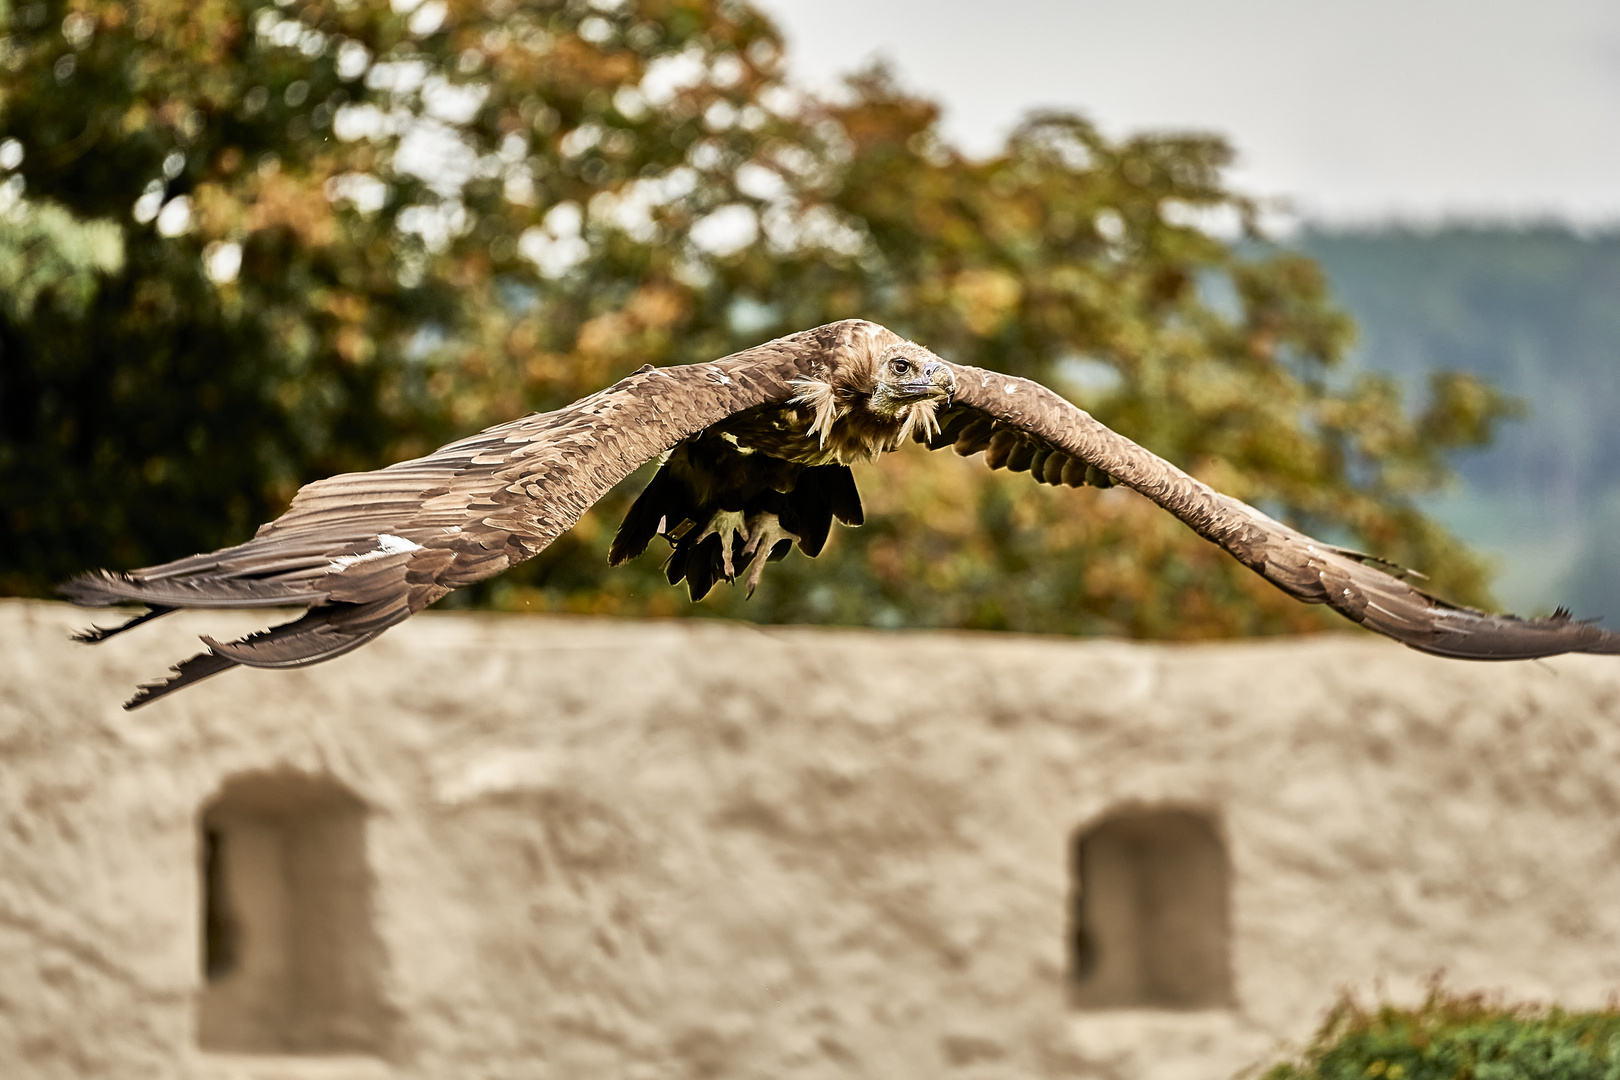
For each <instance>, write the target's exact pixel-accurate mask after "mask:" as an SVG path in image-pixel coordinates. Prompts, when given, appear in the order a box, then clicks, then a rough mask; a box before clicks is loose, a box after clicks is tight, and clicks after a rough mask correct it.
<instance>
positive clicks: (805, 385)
mask: <svg viewBox="0 0 1620 1080" xmlns="http://www.w3.org/2000/svg"><path fill="white" fill-rule="evenodd" d="M793 387H794V389H795V390H797V391H798V392H797V393H796V394H794V396H793V398H792V402H793V404H795V405H802V406H805V407H807V408H808V409H810V410H811V414H812V418H811V422H810V428H809V434H810V435H811V436H812V437H813V438H815V439H816V441H817V445H818V446H819V447H820V449H822V450H823V451H829V452H830V454H829V456H830V457H832V458H835V459H836V460H838V461H839V462H841V463H843V464H845V465H848V464H851V463H853V462H856V461H873V460H876V458H877V457H878V455H879V454H883V453H887V452H888V451H890V450H897V449H899V448H900V447H901V446H902V445H904V443H905V441H906V440H907V439H909V438H911V437H912V435H913V433H918V432H920V433H921V434H922V435H924V436H927V435H931V434H933V433H934V432H936V431H938V430H939V423H938V421H937V420H936V419H935V415H936V413H937V412H938V411H939V406H940V400H939V399H938V398H923V399H920V400H915V401H893V400H890V399H886V398H885V397H884V396H883V395H881V394H878V393H872V392H869V391H864V390H859V389H855V388H844V387H838V386H834V385H833V384H832V383H830V382H827V381H825V380H822V379H815V378H810V377H805V378H799V379H795V380H793Z"/></svg>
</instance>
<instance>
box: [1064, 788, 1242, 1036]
mask: <svg viewBox="0 0 1620 1080" xmlns="http://www.w3.org/2000/svg"><path fill="white" fill-rule="evenodd" d="M1075 870H1076V874H1075V878H1076V882H1075V885H1076V887H1075V904H1074V927H1075V932H1074V941H1073V953H1072V955H1073V973H1074V997H1073V999H1074V1003H1075V1004H1076V1005H1078V1006H1081V1007H1083V1008H1160V1009H1207V1008H1220V1007H1223V1006H1227V1005H1230V1004H1231V1002H1232V974H1231V958H1230V953H1231V945H1230V941H1229V938H1230V929H1229V918H1228V911H1227V908H1228V898H1227V897H1228V879H1229V877H1230V871H1229V868H1228V864H1227V857H1226V848H1225V845H1223V844H1222V842H1221V837H1220V832H1219V830H1218V829H1217V828H1216V826H1215V823H1214V821H1213V820H1212V819H1211V818H1210V816H1209V815H1207V814H1202V813H1196V812H1193V811H1188V810H1134V811H1130V812H1127V813H1121V814H1117V815H1114V816H1111V817H1109V818H1107V819H1106V820H1104V821H1102V822H1101V823H1100V824H1098V825H1096V826H1093V827H1092V828H1090V829H1088V830H1086V832H1085V833H1083V834H1082V835H1081V836H1080V838H1079V840H1078V841H1077V843H1076V844H1075Z"/></svg>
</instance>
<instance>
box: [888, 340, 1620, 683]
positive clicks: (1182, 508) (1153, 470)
mask: <svg viewBox="0 0 1620 1080" xmlns="http://www.w3.org/2000/svg"><path fill="white" fill-rule="evenodd" d="M952 368H953V370H954V371H955V373H956V394H955V398H954V404H953V406H952V407H951V408H950V409H948V410H945V411H943V412H942V413H941V414H940V416H939V420H940V429H939V431H938V432H937V433H936V434H934V435H932V436H930V437H927V438H922V437H919V438H922V441H924V442H925V443H926V445H928V446H929V447H930V448H931V449H939V448H941V447H944V446H954V447H955V449H956V451H957V453H959V454H963V455H968V454H974V453H977V452H979V451H981V450H982V451H984V455H985V461H986V463H987V464H988V465H989V466H990V467H991V468H993V469H998V468H1003V467H1005V468H1008V469H1012V470H1014V471H1023V470H1028V471H1029V472H1030V473H1032V474H1033V475H1034V476H1035V477H1036V478H1037V479H1038V480H1040V481H1042V482H1044V483H1049V484H1058V483H1062V484H1068V485H1070V486H1072V487H1078V486H1080V485H1082V484H1085V483H1092V484H1097V485H1099V486H1108V485H1109V484H1110V483H1114V482H1117V483H1119V484H1122V485H1124V486H1126V487H1129V488H1133V489H1134V490H1136V491H1138V492H1141V493H1142V494H1143V495H1146V496H1147V497H1148V498H1149V499H1152V500H1153V501H1154V502H1156V503H1158V504H1159V505H1160V506H1162V507H1164V508H1165V509H1166V510H1168V511H1170V512H1171V513H1172V514H1174V515H1175V516H1176V517H1178V518H1180V519H1181V520H1182V521H1183V522H1185V523H1186V524H1187V525H1188V526H1189V527H1190V528H1191V529H1192V530H1193V531H1194V532H1196V533H1198V535H1199V536H1202V537H1203V538H1204V539H1206V540H1209V541H1211V542H1212V543H1216V544H1219V545H1220V546H1221V547H1223V548H1225V549H1226V550H1227V551H1228V552H1230V553H1231V554H1232V555H1233V557H1234V558H1236V559H1237V560H1238V561H1239V562H1241V563H1242V564H1243V565H1244V566H1247V567H1248V568H1249V569H1251V570H1253V571H1254V572H1255V573H1257V574H1259V575H1260V576H1261V577H1263V578H1265V579H1266V580H1267V581H1269V582H1271V583H1272V584H1273V585H1276V586H1277V587H1278V588H1280V589H1282V590H1283V591H1284V592H1287V593H1288V594H1289V595H1290V596H1293V597H1295V598H1297V599H1300V600H1303V601H1305V602H1307V603H1312V604H1327V605H1328V606H1329V607H1331V608H1333V609H1334V610H1335V611H1337V612H1339V613H1340V614H1342V615H1344V616H1346V617H1347V618H1349V619H1352V620H1354V621H1355V622H1358V623H1360V624H1361V625H1363V626H1365V627H1367V628H1368V629H1369V630H1376V631H1377V632H1378V633H1380V634H1384V635H1386V636H1388V637H1392V638H1394V639H1395V640H1396V641H1399V642H1402V643H1403V644H1406V645H1410V646H1411V647H1412V648H1414V649H1419V650H1421V651H1423V652H1429V653H1435V654H1437V655H1439V656H1451V657H1459V658H1464V659H1470V660H1523V659H1529V658H1532V657H1537V656H1553V655H1556V654H1558V653H1566V652H1588V653H1615V654H1620V634H1615V633H1611V632H1609V631H1606V630H1604V629H1602V628H1601V627H1599V626H1597V625H1595V624H1594V623H1591V622H1586V621H1581V620H1576V619H1572V618H1570V616H1569V614H1568V613H1567V612H1565V611H1562V610H1560V611H1559V612H1558V613H1556V614H1554V615H1552V616H1549V617H1547V618H1540V619H1521V618H1518V617H1516V616H1513V615H1491V614H1488V613H1486V612H1483V611H1476V610H1474V609H1472V608H1465V607H1458V606H1456V605H1453V604H1448V603H1446V602H1445V601H1443V600H1440V599H1437V598H1435V597H1433V596H1430V595H1429V594H1428V593H1425V592H1422V591H1421V590H1419V589H1415V588H1413V587H1412V586H1411V585H1409V584H1407V583H1406V582H1405V581H1402V580H1400V579H1399V578H1397V577H1394V576H1392V575H1390V574H1388V573H1385V572H1384V571H1383V570H1380V569H1379V568H1378V567H1379V562H1380V561H1379V560H1377V559H1375V558H1372V557H1370V556H1366V555H1362V554H1359V553H1357V552H1353V551H1347V550H1345V549H1343V548H1339V547H1335V546H1333V545H1331V544H1324V543H1322V542H1320V541H1318V540H1313V539H1312V538H1311V537H1309V536H1306V535H1305V534H1304V533H1301V532H1298V531H1297V530H1295V529H1291V528H1289V527H1288V526H1287V525H1284V524H1282V523H1281V522H1280V521H1276V520H1274V519H1272V518H1270V517H1267V516H1266V515H1265V514H1263V513H1261V512H1260V511H1258V510H1256V509H1255V508H1254V507H1252V506H1250V505H1248V504H1247V503H1244V502H1240V501H1239V500H1237V499H1234V498H1231V497H1230V496H1227V495H1222V494H1221V493H1220V492H1218V491H1215V490H1214V489H1212V488H1210V487H1209V486H1208V485H1206V484H1203V483H1200V482H1199V481H1198V480H1195V479H1194V478H1192V477H1191V476H1188V475H1187V474H1186V473H1184V472H1182V471H1181V470H1180V469H1178V468H1176V467H1175V466H1174V465H1172V464H1170V462H1168V461H1165V460H1164V459H1163V458H1161V457H1158V456H1157V455H1155V454H1153V453H1151V452H1149V451H1148V450H1145V449H1143V448H1142V447H1140V446H1138V445H1136V444H1135V443H1134V442H1132V441H1131V440H1129V439H1127V438H1125V437H1124V436H1123V435H1120V434H1118V433H1117V432H1115V431H1112V430H1110V429H1109V428H1107V427H1105V426H1104V425H1102V424H1101V423H1099V422H1097V421H1096V420H1095V419H1093V418H1092V417H1091V416H1090V415H1089V414H1087V413H1086V412H1084V411H1082V410H1081V409H1079V408H1077V407H1075V406H1074V405H1072V404H1071V403H1069V402H1068V401H1065V400H1064V399H1063V398H1061V397H1059V396H1058V395H1057V394H1055V393H1053V392H1052V391H1050V390H1048V389H1047V388H1046V387H1044V386H1041V385H1040V384H1039V383H1034V382H1031V381H1029V380H1028V379H1021V378H1017V377H1014V376H1010V375H1001V374H997V373H996V372H991V371H985V370H983V369H981V368H974V367H965V366H961V365H952ZM1385 565H1387V564H1385Z"/></svg>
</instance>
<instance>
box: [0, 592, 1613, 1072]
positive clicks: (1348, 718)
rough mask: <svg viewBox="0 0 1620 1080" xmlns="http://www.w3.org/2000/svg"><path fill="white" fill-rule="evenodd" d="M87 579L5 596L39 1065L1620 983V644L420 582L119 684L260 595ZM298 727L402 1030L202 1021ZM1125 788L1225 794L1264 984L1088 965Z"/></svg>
mask: <svg viewBox="0 0 1620 1080" xmlns="http://www.w3.org/2000/svg"><path fill="white" fill-rule="evenodd" d="M85 621H86V620H85V615H84V613H82V612H75V611H71V610H69V609H66V608H63V607H60V606H56V605H46V604H30V603H16V602H13V603H6V604H0V760H3V762H4V768H3V772H0V972H4V977H3V978H0V1074H3V1075H5V1076H7V1077H11V1076H16V1077H34V1076H38V1077H53V1078H54V1077H63V1078H66V1077H118V1078H120V1080H122V1078H127V1077H142V1076H154V1077H179V1076H206V1075H220V1076H223V1075H242V1076H247V1075H258V1076H271V1075H288V1076H292V1075H307V1076H313V1075H315V1074H316V1073H315V1072H314V1071H311V1070H317V1067H318V1071H319V1074H320V1075H323V1076H333V1077H340V1076H342V1077H346V1076H355V1077H358V1076H362V1075H364V1076H368V1077H369V1076H389V1075H391V1076H396V1077H424V1078H426V1077H445V1076H455V1077H483V1076H488V1077H555V1078H564V1077H566V1078H573V1077H591V1078H595V1077H626V1078H637V1077H643V1078H653V1077H657V1078H664V1077H685V1076H691V1077H703V1076H714V1077H771V1078H777V1077H782V1078H812V1077H814V1078H821V1077H826V1078H832V1077H852V1076H853V1077H873V1078H884V1080H891V1078H894V1080H899V1078H906V1077H918V1078H922V1077H928V1078H933V1077H951V1078H953V1080H954V1078H962V1080H977V1078H985V1080H988V1078H991V1077H995V1078H1017V1077H1057V1076H1088V1077H1090V1076H1094V1077H1108V1078H1119V1080H1126V1078H1130V1080H1139V1078H1141V1080H1153V1078H1156V1077H1164V1078H1166V1080H1168V1078H1172V1077H1188V1078H1204V1077H1209V1078H1215V1077H1224V1076H1228V1075H1230V1074H1231V1073H1232V1072H1233V1071H1235V1070H1236V1069H1238V1068H1239V1067H1241V1066H1243V1065H1245V1064H1248V1063H1250V1062H1253V1061H1255V1060H1257V1059H1259V1058H1261V1057H1264V1056H1265V1055H1266V1054H1267V1053H1268V1052H1270V1051H1271V1049H1272V1048H1273V1047H1274V1046H1275V1045H1276V1043H1277V1040H1279V1039H1284V1038H1298V1037H1300V1036H1302V1035H1304V1034H1305V1033H1307V1032H1308V1031H1309V1029H1310V1028H1311V1026H1312V1025H1313V1024H1314V1022H1315V1021H1316V1019H1317V1017H1318V1016H1319V1014H1320V1012H1321V1010H1322V1009H1323V1008H1324V1007H1325V1006H1326V1005H1327V1004H1329V1002H1330V1000H1331V998H1332V996H1333V995H1334V993H1335V992H1336V990H1337V989H1338V988H1339V987H1341V986H1345V985H1359V986H1367V985H1370V983H1371V981H1372V980H1373V979H1375V978H1383V979H1385V980H1386V981H1387V983H1388V985H1390V986H1391V987H1393V988H1395V989H1396V990H1402V989H1405V988H1407V987H1409V986H1411V985H1413V984H1414V983H1416V982H1417V981H1418V980H1421V979H1422V978H1424V977H1425V976H1427V975H1428V974H1429V973H1431V972H1433V971H1434V970H1435V969H1437V968H1441V967H1443V968H1445V969H1446V971H1447V972H1448V975H1449V978H1450V981H1451V982H1452V983H1453V984H1455V985H1458V986H1462V987H1469V988H1472V987H1502V988H1505V989H1508V990H1510V991H1514V992H1518V993H1526V994H1547V995H1556V996H1558V997H1560V998H1562V999H1563V1000H1565V1001H1567V1002H1570V1003H1575V1004H1579V1003H1582V1002H1591V1001H1595V1000H1597V999H1599V998H1600V997H1601V996H1602V994H1603V993H1604V992H1605V991H1607V990H1610V989H1612V988H1615V987H1617V986H1620V900H1616V899H1615V898H1616V897H1620V815H1617V813H1616V809H1617V807H1620V662H1617V661H1615V660H1613V659H1609V660H1605V659H1600V658H1572V659H1567V660H1562V661H1558V662H1553V663H1537V664H1514V665H1466V664H1461V663H1453V662H1448V661H1442V660H1437V659H1433V658H1429V657H1424V656H1421V655H1419V654H1416V653H1412V652H1409V651H1406V650H1402V649H1400V648H1398V647H1392V646H1389V645H1387V644H1385V643H1383V642H1379V641H1373V640H1367V639H1363V638H1354V639H1350V638H1345V639H1337V640H1334V639H1320V640H1315V641H1308V642H1303V641H1302V642H1279V643H1268V644H1242V645H1231V646H1208V647H1195V648H1187V647H1179V648H1172V647H1157V646H1141V645H1126V644H1117V643H1095V642H1093V643H1078V642H1070V641H1062V640H1055V639H1032V638H1020V637H1013V636H965V635H921V634H919V635H911V634H877V633H834V632H821V631H813V630H770V631H764V630H756V629H752V628H746V627H738V626H725V625H719V624H712V623H708V624H697V623H664V624H625V623H616V622H606V621H583V620H581V621H564V620H541V619H529V618H520V617H498V616H497V617H455V616H437V617H436V616H431V615H430V616H425V617H420V618H417V619H413V620H412V621H411V622H410V623H409V624H407V625H406V626H404V627H401V628H399V629H397V630H394V631H391V632H390V633H389V634H388V635H386V636H385V637H384V638H382V639H381V640H380V641H378V642H377V643H376V644H374V645H372V646H369V647H367V648H366V649H364V650H362V651H361V652H359V653H357V654H355V655H353V656H351V657H346V658H344V659H342V660H338V661H335V662H333V663H331V664H327V665H323V666H321V667H319V668H316V669H313V670H311V671H308V672H291V673H277V672H233V673H231V674H228V675H225V676H222V677H221V678H219V679H216V680H213V681H211V682H209V683H207V684H205V685H203V686H201V687H198V688H196V689H194V690H188V691H186V692H185V693H182V694H179V695H177V696H176V697H174V698H171V699H168V700H166V701H164V702H162V703H160V704H158V705H155V706H153V707H151V708H148V709H145V710H142V711H140V712H137V713H133V714H128V713H123V712H121V711H120V710H119V708H118V703H119V702H121V701H122V700H123V699H124V698H125V697H126V696H127V694H128V692H129V689H130V687H131V686H132V685H133V684H134V683H135V682H136V681H138V680H141V679H149V678H151V677H153V676H155V675H157V674H158V673H159V672H160V671H162V670H163V668H164V667H165V666H166V665H167V663H169V662H171V661H172V660H174V659H177V658H178V657H180V656H182V655H185V654H187V652H188V651H189V650H191V649H192V648H193V642H194V636H193V635H194V634H195V633H197V632H199V631H204V630H206V631H210V632H214V633H221V632H223V633H233V632H237V631H239V630H242V629H246V628H248V627H250V626H252V625H258V623H257V622H256V621H253V620H251V619H244V618H242V617H240V616H237V615H231V614H220V615H212V616H204V617H191V616H175V617H171V618H169V619H165V620H163V621H162V622H160V623H157V624H155V625H154V626H153V627H151V628H146V629H143V630H142V631H139V632H137V633H134V634H131V635H129V636H127V637H122V638H118V639H115V640H113V641H111V642H108V643H107V644H105V645H102V646H98V647H96V648H94V649H90V648H86V647H83V646H76V645H73V644H71V643H69V642H68V641H66V639H65V638H66V632H67V630H68V629H69V628H70V627H75V626H79V625H83V623H84V622H85ZM276 768H292V769H297V770H303V771H307V772H312V773H324V774H328V775H331V776H333V777H335V778H337V779H338V780H339V781H341V782H342V783H344V784H346V785H347V786H348V787H350V788H351V789H352V790H353V791H354V792H355V793H356V794H357V795H358V796H359V797H360V798H361V799H363V800H364V801H365V802H366V803H367V804H368V806H369V807H370V815H369V819H368V824H367V829H368V840H367V843H368V846H369V849H370V864H371V865H370V868H369V869H370V872H371V874H372V875H373V888H374V896H375V898H376V905H377V910H376V913H375V917H376V930H377V934H378V937H379V939H380V941H381V943H382V948H383V951H384V952H385V953H386V955H387V958H388V959H387V968H386V970H385V971H384V972H383V973H382V982H383V987H384V994H385V997H386V999H387V1005H388V1010H389V1015H390V1017H391V1019H390V1020H389V1022H388V1024H387V1027H386V1031H385V1032H384V1033H383V1035H384V1046H385V1050H384V1055H383V1056H384V1057H385V1059H386V1067H384V1066H379V1065H377V1063H375V1062H372V1063H370V1064H369V1065H368V1064H366V1063H348V1064H345V1063H343V1062H324V1063H322V1062H311V1063H306V1064H307V1067H306V1068H305V1069H304V1070H303V1071H302V1072H300V1071H299V1070H298V1069H294V1068H292V1067H291V1066H290V1065H287V1068H286V1069H283V1071H280V1072H278V1071H276V1070H277V1069H278V1068H281V1066H282V1065H286V1064H287V1063H279V1064H278V1063H277V1062H274V1061H268V1062H266V1061H260V1062H257V1063H255V1062H252V1061H247V1062H243V1061H227V1060H225V1059H218V1058H212V1057H209V1056H206V1055H202V1054H200V1053H199V1052H198V1051H196V1050H195V1043H196V1039H195V1034H194V1027H193V1025H194V1015H193V1000H194V995H195V993H196V991H197V989H198V987H199V985H200V982H201V976H200V972H199V960H198V939H199V931H198V918H199V915H198V896H197V888H198V866H197V859H198V852H197V834H196V813H197V811H198V809H199V808H200V807H201V806H202V805H203V804H204V803H205V802H206V801H207V800H208V798H209V797H210V796H211V795H212V794H214V793H215V792H216V791H217V790H218V789H219V787H220V785H221V783H222V782H223V781H224V780H225V779H226V778H227V777H229V776H231V775H233V774H236V773H240V772H245V771H251V770H263V769H276ZM1130 803H1140V804H1147V805H1175V806H1187V807H1195V808H1207V809H1211V810H1213V811H1215V812H1216V813H1217V814H1218V815H1219V819H1220V821H1221V823H1222V828H1223V831H1224V835H1225V839H1226V842H1227V845H1228V850H1229V853H1230V856H1231V860H1232V880H1233V895H1232V907H1231V917H1232V926H1233V960H1232V964H1233V973H1234V990H1235V995H1236V999H1237V1006H1236V1008H1234V1009H1232V1010H1218V1011H1208V1012H1198V1013H1168V1012H1151V1011H1137V1012H1108V1011H1102V1012H1092V1011H1080V1010H1077V1009H1075V1008H1073V1007H1072V1005H1071V1004H1070V1002H1069V1001H1068V993H1067V983H1066V979H1067V976H1066V957H1065V942H1066V941H1067V935H1068V933H1069V927H1068V925H1067V918H1068V908H1069V904H1070V895H1069V892H1070V883H1069V880H1068V875H1069V869H1070V857H1071V852H1070V847H1071V844H1072V840H1073V837H1074V835H1075V833H1076V831H1077V830H1078V829H1080V828H1081V827H1083V826H1084V825H1086V824H1087V823H1088V822H1091V821H1094V820H1096V819H1097V818H1098V817H1100V816H1101V815H1103V814H1104V813H1106V812H1107V811H1109V810H1111V809H1115V808H1117V807H1119V806H1121V805H1122V804H1130ZM293 1064H296V1063H293ZM232 1069H237V1070H238V1071H237V1072H232V1071H231V1070H232ZM255 1069H258V1070H259V1071H257V1072H255V1071H254V1070H255ZM266 1069H268V1070H269V1071H265V1070H266ZM288 1069H290V1070H291V1071H287V1070H288ZM334 1070H335V1071H334Z"/></svg>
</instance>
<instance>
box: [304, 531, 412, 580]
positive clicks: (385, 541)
mask: <svg viewBox="0 0 1620 1080" xmlns="http://www.w3.org/2000/svg"><path fill="white" fill-rule="evenodd" d="M421 550H422V545H421V544H417V543H413V542H411V541H410V540H407V539H405V538H404V537H403V536H394V535H393V534H391V533H379V534H377V547H376V549H375V550H372V551H367V552H365V553H364V554H361V555H339V556H338V557H337V558H335V559H333V560H332V562H331V564H330V565H329V566H328V567H327V573H331V572H332V571H334V570H347V569H348V568H349V567H351V566H353V565H354V564H355V563H362V562H367V561H369V560H371V559H380V558H382V557H383V556H385V555H403V554H405V553H406V552H407V551H421Z"/></svg>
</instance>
